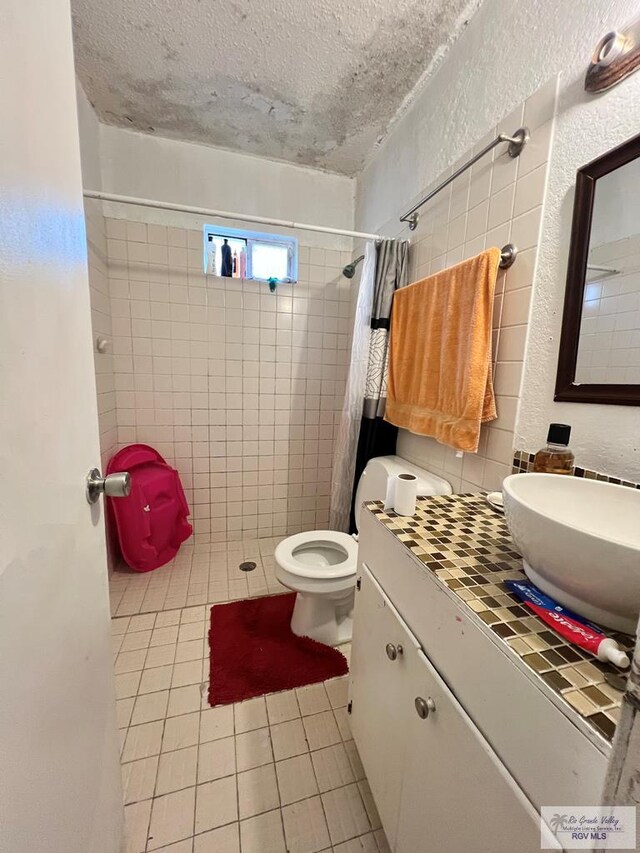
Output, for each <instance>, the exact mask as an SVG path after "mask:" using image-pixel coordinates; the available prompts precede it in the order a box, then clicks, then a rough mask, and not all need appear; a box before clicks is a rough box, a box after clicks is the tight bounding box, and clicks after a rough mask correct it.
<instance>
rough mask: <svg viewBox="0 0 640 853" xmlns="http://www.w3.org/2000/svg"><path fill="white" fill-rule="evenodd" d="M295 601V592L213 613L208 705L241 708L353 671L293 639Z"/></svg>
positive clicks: (338, 657)
mask: <svg viewBox="0 0 640 853" xmlns="http://www.w3.org/2000/svg"><path fill="white" fill-rule="evenodd" d="M295 600H296V594H295V592H292V593H287V594H285V595H272V596H267V597H265V598H250V599H247V600H244V601H233V602H231V603H230V604H216V605H215V607H212V608H211V630H210V631H209V649H210V660H211V679H210V686H209V704H211V705H229V704H231V703H232V702H242V700H243V699H251V698H253V697H254V696H263V695H264V694H265V693H277V692H278V691H280V690H290V689H291V688H292V687H302V686H303V685H305V684H314V683H315V682H317V681H325V680H326V679H327V678H336V677H337V676H339V675H345V673H347V672H348V671H349V666H348V664H347V659H346V658H345V656H344V655H343V654H342V653H341V652H339V651H338V650H337V649H333V648H331V646H325V645H323V644H322V643H317V642H316V641H315V640H310V639H309V637H297V636H296V635H295V634H294V633H292V631H291V627H290V624H289V623H290V622H291V613H292V612H293V605H294V603H295Z"/></svg>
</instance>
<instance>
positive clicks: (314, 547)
mask: <svg viewBox="0 0 640 853" xmlns="http://www.w3.org/2000/svg"><path fill="white" fill-rule="evenodd" d="M274 556H275V560H276V563H277V564H278V565H279V566H280V567H281V568H282V569H284V570H285V571H286V572H289V574H291V575H294V576H296V577H299V578H308V579H309V580H310V581H313V580H316V581H322V580H331V579H333V580H338V579H339V578H346V577H349V576H350V575H354V574H355V572H356V568H357V561H358V543H357V542H356V541H355V540H354V539H353V537H352V536H349V535H348V534H347V533H340V532H339V531H337V530H311V531H308V532H306V533H295V534H294V535H293V536H289V537H288V538H287V539H284V540H283V541H282V542H280V544H279V545H278V546H277V547H276V550H275V555H274Z"/></svg>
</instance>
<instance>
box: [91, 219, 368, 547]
mask: <svg viewBox="0 0 640 853" xmlns="http://www.w3.org/2000/svg"><path fill="white" fill-rule="evenodd" d="M104 233H105V235H106V241H105V242H106V256H105V269H106V271H107V273H108V289H107V290H105V287H104V281H105V279H104V278H103V275H102V271H101V270H100V269H99V268H98V264H97V262H96V264H95V270H94V271H93V272H92V271H91V270H90V273H92V274H91V279H92V282H91V283H92V293H93V295H94V297H95V300H94V301H95V303H96V307H95V311H94V337H95V335H96V334H97V333H99V332H103V333H104V334H105V336H108V337H109V338H110V340H111V341H112V355H110V357H105V356H103V355H99V354H96V364H97V365H98V367H97V371H98V375H99V376H100V371H101V368H100V365H102V370H103V372H104V376H105V379H104V383H105V394H108V402H107V397H105V400H104V405H103V406H101V410H100V417H101V436H102V437H103V438H104V444H103V454H104V455H110V453H111V452H112V451H113V450H114V449H115V447H116V444H117V446H119V447H121V446H123V445H126V444H129V443H133V442H143V443H148V444H151V445H153V446H154V447H156V448H157V449H158V450H159V451H160V453H162V454H163V456H165V457H166V458H167V460H168V461H169V462H170V463H171V464H173V465H175V467H176V468H177V469H178V471H179V472H180V475H181V478H182V481H183V484H184V486H185V491H186V494H187V498H188V501H189V504H190V506H191V510H192V522H193V524H194V531H195V534H196V536H197V537H198V539H199V540H200V541H205V542H206V541H209V540H211V541H226V540H234V539H241V538H255V537H257V536H272V535H283V534H290V533H294V532H298V531H300V530H308V529H313V528H317V527H326V526H327V523H328V512H329V494H330V483H331V466H332V461H333V443H334V435H335V431H336V428H337V427H336V425H337V423H338V421H339V418H340V412H341V409H342V401H343V396H344V389H345V382H346V376H347V370H348V363H349V345H350V333H351V326H352V296H353V294H354V293H355V287H354V286H353V285H352V284H351V283H350V282H349V281H348V280H347V279H345V278H343V277H342V276H341V275H340V271H341V269H342V267H343V266H344V264H345V263H346V262H348V261H349V260H351V254H350V253H349V252H347V253H345V252H343V251H338V250H336V249H334V248H332V247H331V240H332V238H328V243H327V246H326V247H325V248H318V247H317V246H314V247H311V246H305V245H304V244H302V243H301V245H300V249H299V281H298V282H297V283H296V284H294V285H290V284H281V285H279V286H278V289H277V292H276V293H275V294H272V293H270V292H269V289H268V287H267V285H266V284H265V283H264V282H254V281H248V280H242V279H237V278H231V279H229V278H227V279H224V278H217V277H213V276H205V275H204V273H203V268H202V263H203V261H202V258H203V246H202V239H203V237H202V230H201V229H200V228H197V229H196V228H194V229H188V228H187V229H185V228H173V227H167V226H162V225H154V224H146V223H144V222H137V221H131V220H124V219H113V218H107V219H105V220H104ZM105 300H107V301H106V302H105ZM107 304H108V308H109V310H107ZM101 309H103V310H101ZM109 324H110V325H109ZM111 368H112V372H111ZM109 377H112V379H109ZM110 381H112V382H113V388H114V392H113V395H111V393H110V392H107V390H106V389H107V388H108V386H109V382H110ZM99 382H100V379H99ZM114 423H115V430H114ZM114 438H115V440H114Z"/></svg>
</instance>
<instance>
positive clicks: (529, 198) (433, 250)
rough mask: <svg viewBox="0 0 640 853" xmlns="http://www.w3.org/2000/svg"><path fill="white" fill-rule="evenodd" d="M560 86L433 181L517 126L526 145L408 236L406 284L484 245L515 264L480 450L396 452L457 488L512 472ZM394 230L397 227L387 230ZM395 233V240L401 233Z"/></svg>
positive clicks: (425, 211)
mask: <svg viewBox="0 0 640 853" xmlns="http://www.w3.org/2000/svg"><path fill="white" fill-rule="evenodd" d="M556 85H557V80H556V79H553V80H552V81H550V82H549V83H548V84H546V85H545V86H544V87H542V88H541V89H540V90H539V91H538V92H537V93H536V94H534V95H533V96H532V97H531V98H529V99H528V100H527V101H526V102H525V103H524V104H522V105H521V106H520V107H519V108H518V109H516V110H515V111H514V112H512V113H511V114H510V115H509V116H507V117H506V118H505V119H504V120H503V121H502V122H501V123H500V124H499V125H498V127H496V128H491V130H490V131H489V132H488V133H487V135H486V137H485V138H484V139H481V140H479V142H478V143H477V145H476V146H475V147H474V148H473V149H470V150H469V151H468V152H467V153H466V154H465V156H464V157H462V158H461V160H460V161H459V162H458V163H454V164H453V166H452V167H451V169H450V170H449V171H448V172H447V173H445V174H442V175H440V176H439V177H438V179H437V180H435V181H434V182H433V184H432V185H431V186H429V187H426V188H425V190H424V193H420V196H421V195H423V194H426V193H427V192H428V191H429V190H431V189H433V188H434V187H435V186H436V185H437V184H439V183H440V182H441V181H442V180H444V178H446V177H447V176H448V175H449V174H451V173H452V172H453V171H454V170H455V169H457V168H458V167H459V166H460V165H461V164H462V163H463V162H464V161H466V160H468V159H469V157H471V156H472V155H473V154H475V153H476V152H477V151H479V150H480V149H481V148H483V147H484V146H485V145H486V144H487V143H488V142H489V141H490V140H492V139H493V138H495V136H496V135H497V134H498V133H502V132H506V133H512V132H514V131H515V130H516V129H517V128H518V127H520V126H522V125H523V124H524V125H526V126H527V127H528V128H529V130H530V132H531V140H530V142H529V144H528V145H527V146H526V147H525V149H524V150H523V152H522V154H521V155H520V156H519V157H517V158H514V159H511V158H510V157H509V156H508V155H507V154H506V153H505V151H506V145H501V146H499V147H498V148H497V149H494V151H493V153H492V154H491V155H487V156H486V157H484V158H483V159H482V160H480V161H479V162H478V163H477V164H476V165H475V166H473V167H472V169H470V170H469V171H467V172H465V173H464V174H463V175H461V176H460V177H459V178H457V179H456V180H455V181H454V182H453V183H452V184H451V185H450V186H449V187H448V188H447V189H446V190H444V191H442V192H441V193H439V194H438V196H436V198H435V199H434V200H433V201H432V202H431V203H430V204H429V205H427V206H425V207H424V208H422V210H421V215H420V222H419V225H418V228H417V229H416V231H414V232H413V233H411V232H409V233H408V234H406V233H403V234H402V236H409V238H410V239H411V244H412V245H411V249H410V253H409V257H410V280H411V281H416V280H419V279H421V278H424V277H426V276H428V275H430V274H432V273H435V272H437V271H438V270H441V269H443V268H445V267H448V266H452V265H453V264H456V263H458V262H459V261H462V260H464V259H465V258H469V257H472V256H473V255H476V254H478V252H481V251H482V250H483V249H485V248H488V247H490V246H499V247H502V246H503V245H505V244H506V243H509V242H511V243H514V244H515V245H516V246H517V247H518V250H519V253H518V256H517V259H516V261H515V263H514V265H513V266H512V267H511V268H510V269H509V270H505V271H500V272H499V274H498V280H497V287H496V296H495V305H494V316H493V368H494V386H495V394H496V406H497V410H498V419H497V420H495V421H492V422H491V423H489V424H487V425H484V426H483V427H482V432H481V438H480V448H479V451H478V453H477V454H473V453H465V454H464V455H462V454H456V452H455V451H454V450H452V449H450V448H448V447H445V446H443V445H441V444H438V443H437V442H436V441H435V440H434V439H430V438H425V437H418V436H413V435H410V434H409V433H406V432H404V431H401V435H400V438H399V441H398V452H399V453H400V455H403V456H407V457H408V458H409V457H410V458H411V459H412V461H415V462H416V463H418V464H421V465H423V466H424V467H427V468H429V469H430V470H432V471H434V472H435V473H438V474H440V475H442V476H443V477H445V478H446V479H447V480H449V482H450V483H451V484H452V486H453V489H454V492H458V491H463V492H465V491H478V490H479V489H489V490H492V489H499V488H500V487H501V485H502V480H503V478H504V477H506V476H507V475H508V474H510V473H511V465H512V460H513V435H514V427H515V419H516V414H517V408H518V402H519V395H520V385H521V380H522V368H523V361H524V352H525V345H526V338H527V329H528V321H529V309H530V303H531V296H532V285H533V278H534V271H535V265H536V257H537V247H538V243H539V238H540V224H541V219H542V205H543V201H544V193H545V185H546V177H547V166H548V160H549V154H550V148H551V138H552V130H553V116H554V113H555V101H556ZM385 230H386V232H387V233H396V234H397V233H398V227H397V224H395V223H392V224H390V225H388V226H387V228H386V229H385ZM399 236H400V235H399Z"/></svg>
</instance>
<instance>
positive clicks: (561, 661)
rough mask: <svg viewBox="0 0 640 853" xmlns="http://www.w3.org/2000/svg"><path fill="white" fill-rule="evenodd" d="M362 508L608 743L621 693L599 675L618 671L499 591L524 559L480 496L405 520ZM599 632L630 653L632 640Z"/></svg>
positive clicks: (450, 499) (452, 499) (517, 575)
mask: <svg viewBox="0 0 640 853" xmlns="http://www.w3.org/2000/svg"><path fill="white" fill-rule="evenodd" d="M365 506H366V507H367V509H368V510H369V511H370V512H371V513H373V515H374V516H375V517H376V519H377V520H378V521H379V522H380V523H381V524H384V525H385V527H386V528H387V529H388V530H389V531H390V532H391V533H393V535H394V536H397V538H398V539H399V540H400V541H401V542H402V543H403V544H404V545H405V546H406V547H407V548H408V549H409V550H410V551H411V553H412V554H413V556H414V558H415V559H417V560H419V561H420V562H422V563H423V564H424V565H425V566H426V567H427V568H428V569H429V570H430V571H431V572H433V574H434V575H435V577H436V579H437V580H438V581H439V582H440V583H442V584H443V585H445V586H446V587H448V589H449V590H450V591H451V592H452V593H453V594H454V595H455V596H457V597H458V598H459V599H460V600H461V601H462V602H463V603H464V605H465V606H466V607H468V608H469V610H471V611H472V613H473V617H474V618H475V619H477V620H478V621H479V622H482V623H483V628H484V630H485V631H486V630H489V629H490V630H491V631H492V632H493V633H494V634H495V639H496V641H497V642H498V643H499V644H503V645H504V646H506V648H507V650H508V653H509V654H512V655H514V656H515V657H516V662H518V663H519V665H520V668H521V669H524V671H525V672H526V673H527V674H528V675H529V677H530V678H532V679H535V680H538V682H543V684H539V686H540V687H541V689H544V690H545V691H547V692H548V691H549V690H550V691H552V694H551V695H552V698H553V699H554V700H555V704H557V705H558V706H559V707H560V708H561V709H562V710H563V711H564V713H565V714H567V716H569V717H571V718H573V719H574V720H575V721H576V722H577V723H578V724H580V722H581V721H585V722H586V723H587V725H588V726H589V727H591V729H592V730H594V731H595V732H597V734H598V735H599V736H600V737H601V738H604V740H605V741H607V742H608V743H611V740H612V739H613V735H614V733H615V729H616V723H617V722H618V717H619V714H620V704H621V702H622V696H623V693H622V691H620V690H616V689H615V688H613V687H611V685H610V684H608V683H607V682H606V681H605V677H604V674H605V673H606V672H611V673H617V674H619V673H620V670H619V669H617V668H616V667H614V666H610V665H609V664H605V663H601V662H600V661H598V660H596V659H595V658H594V657H593V656H592V655H590V654H588V653H587V652H583V651H582V650H581V649H579V648H578V647H577V646H574V645H572V644H571V643H568V642H567V641H565V640H564V639H563V638H562V637H561V636H560V635H559V634H556V633H555V632H554V631H552V630H551V629H550V628H549V627H548V626H547V625H546V624H545V623H544V622H543V621H542V620H541V619H539V618H538V617H537V616H536V615H535V614H534V613H533V612H532V611H531V610H529V608H527V607H525V606H524V605H523V603H522V602H521V601H520V600H519V599H518V598H516V596H515V595H513V594H512V593H511V592H510V591H509V590H508V589H507V587H505V585H504V581H505V580H526V577H525V574H524V572H523V571H522V557H521V556H520V554H519V553H518V552H517V551H516V550H515V548H514V544H513V541H512V539H511V537H510V535H509V530H508V528H507V525H506V522H505V520H504V516H502V515H501V514H499V513H497V512H496V511H495V510H493V509H492V508H491V507H490V506H489V504H488V503H487V502H486V500H485V498H484V496H483V495H445V496H438V497H429V498H418V506H417V510H416V514H415V515H414V516H410V517H408V516H398V515H396V514H395V513H394V512H387V511H385V510H384V508H383V504H382V502H381V501H373V502H371V503H367V504H366V505H365ZM603 630H606V632H607V634H608V635H609V636H612V637H615V639H616V640H617V641H618V642H619V643H620V645H621V646H622V647H624V648H625V650H631V654H633V647H634V644H635V640H634V638H633V637H629V636H627V635H624V634H616V633H613V632H611V631H608V630H607V629H603ZM630 656H631V655H630ZM523 665H524V666H523ZM576 715H577V718H576ZM581 727H582V726H581Z"/></svg>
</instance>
